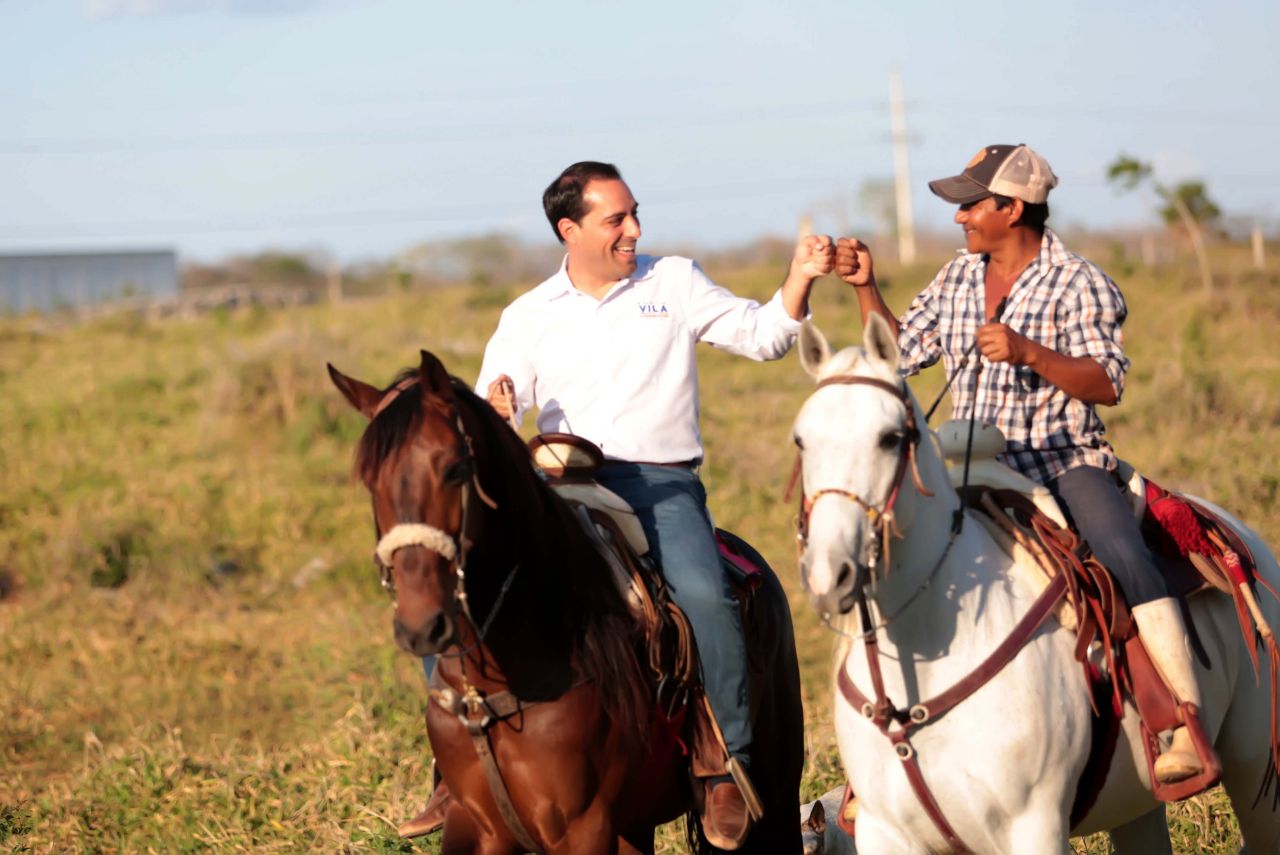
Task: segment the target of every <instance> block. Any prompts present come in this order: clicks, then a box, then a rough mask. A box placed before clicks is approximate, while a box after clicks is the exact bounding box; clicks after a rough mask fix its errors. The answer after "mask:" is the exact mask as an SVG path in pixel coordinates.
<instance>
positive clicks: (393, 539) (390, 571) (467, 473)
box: [370, 377, 520, 655]
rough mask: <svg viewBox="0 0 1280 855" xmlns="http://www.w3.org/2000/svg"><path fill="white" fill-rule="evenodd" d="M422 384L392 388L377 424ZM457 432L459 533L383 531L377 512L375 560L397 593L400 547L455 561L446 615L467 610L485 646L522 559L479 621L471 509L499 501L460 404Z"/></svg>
mask: <svg viewBox="0 0 1280 855" xmlns="http://www.w3.org/2000/svg"><path fill="white" fill-rule="evenodd" d="M418 382H419V378H417V377H407V378H405V379H404V380H401V381H400V382H399V383H397V384H395V385H394V386H392V387H391V388H390V389H388V390H387V392H386V394H385V395H383V397H382V400H381V401H379V402H378V406H377V407H375V408H374V411H373V415H372V416H371V417H370V421H371V422H372V421H373V419H376V418H377V417H378V415H379V414H380V413H381V412H382V411H383V410H385V409H386V408H387V407H388V406H390V405H391V403H392V402H393V401H395V400H396V399H397V398H398V397H399V396H400V394H401V393H402V392H404V391H405V390H406V389H409V388H410V387H412V386H413V385H414V384H416V383H418ZM454 434H455V437H456V438H457V442H458V448H459V453H458V462H457V463H455V464H454V465H455V466H457V467H459V472H460V474H461V475H462V479H461V480H462V499H461V501H462V515H461V516H462V519H461V523H460V525H459V530H458V534H457V535H452V534H450V533H448V532H446V531H444V530H443V529H440V528H437V527H435V526H432V525H427V524H426V523H398V524H396V525H395V526H393V527H392V528H391V530H390V531H388V532H386V533H385V534H383V533H382V531H381V529H380V528H379V526H378V518H377V514H376V513H375V514H374V520H373V525H374V531H375V532H376V533H377V536H378V544H377V546H376V547H375V548H374V552H373V561H374V564H376V565H377V567H378V575H379V579H380V581H381V583H382V587H383V589H384V590H385V591H387V593H389V594H391V595H392V596H393V597H394V596H395V593H396V586H395V575H394V571H395V566H394V559H395V554H396V552H398V551H399V550H401V549H404V548H405V547H409V546H420V547H422V548H423V549H426V550H427V551H429V552H434V553H436V554H437V555H439V556H440V557H442V558H444V560H445V561H448V562H450V565H451V570H452V573H453V575H454V577H455V579H456V580H457V583H456V584H455V585H454V588H453V596H452V597H451V598H450V600H449V602H448V603H446V604H445V609H444V611H445V614H446V615H447V616H449V617H450V618H454V617H456V616H457V615H458V613H459V612H461V613H462V614H463V616H465V617H466V619H467V622H468V623H470V624H471V627H472V629H473V630H474V631H475V633H476V644H477V645H479V644H482V643H483V642H484V637H485V635H486V634H487V633H488V631H489V628H490V626H492V624H493V619H494V616H495V615H497V613H498V610H499V608H501V606H502V601H503V599H505V598H506V595H507V591H508V590H510V588H511V583H512V582H513V581H514V579H515V574H516V571H517V570H519V569H520V565H519V564H518V563H517V564H513V565H512V567H511V569H510V570H508V571H507V575H506V577H505V578H504V579H503V582H502V587H501V589H500V590H499V593H498V597H497V599H496V600H495V601H494V603H493V606H492V607H491V608H490V609H489V614H488V616H486V618H485V620H484V622H483V624H480V623H477V621H476V620H475V618H474V617H473V616H472V614H471V605H470V601H469V599H468V597H467V571H466V565H467V555H468V554H469V553H470V551H471V547H472V546H473V545H474V544H475V538H474V536H473V532H472V531H471V523H472V521H473V519H474V517H473V516H472V514H471V513H470V511H471V508H472V506H473V504H474V502H475V500H476V499H477V498H478V499H479V500H480V501H481V502H483V503H484V504H485V505H486V506H488V507H489V508H490V509H493V510H496V509H497V507H498V505H497V503H496V502H494V501H493V499H491V498H489V496H488V494H487V493H486V492H485V491H484V488H482V487H481V486H480V480H479V476H478V475H477V471H476V465H475V446H474V444H473V443H472V441H471V435H470V434H469V433H467V429H466V425H465V424H463V421H462V415H461V413H459V412H458V411H457V408H456V407H455V408H454ZM466 652H467V651H463V653H462V654H460V655H465V653H466Z"/></svg>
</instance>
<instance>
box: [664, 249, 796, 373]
mask: <svg viewBox="0 0 1280 855" xmlns="http://www.w3.org/2000/svg"><path fill="white" fill-rule="evenodd" d="M689 264H690V269H689V290H688V292H687V293H688V297H687V301H686V313H687V314H686V319H687V322H688V324H689V327H690V330H691V331H692V332H693V334H694V337H695V338H696V339H697V340H698V341H705V342H707V343H708V344H710V345H712V346H714V347H718V348H721V349H722V350H727V351H729V352H730V353H734V354H737V355H738V356H745V357H748V358H749V359H754V360H756V361H760V362H763V361H766V360H770V359H778V358H780V357H782V356H784V355H785V354H786V352H787V351H788V350H790V349H791V345H792V344H794V343H795V340H796V336H797V335H798V334H799V332H800V325H801V323H802V321H797V320H796V319H795V318H793V317H791V316H790V315H788V314H787V310H786V309H785V308H784V307H783V304H782V289H778V291H777V292H776V293H774V295H773V297H772V298H771V299H770V300H769V301H768V302H767V303H765V304H764V305H761V304H760V303H758V302H756V301H755V300H751V299H748V298H745V297H739V296H737V295H736V294H734V293H733V292H731V291H730V290H728V289H727V288H723V287H721V286H719V285H717V284H716V283H714V282H712V281H711V279H710V278H709V277H708V276H707V274H706V273H704V272H703V271H702V268H701V267H700V266H699V265H698V264H697V263H696V262H690V263H689Z"/></svg>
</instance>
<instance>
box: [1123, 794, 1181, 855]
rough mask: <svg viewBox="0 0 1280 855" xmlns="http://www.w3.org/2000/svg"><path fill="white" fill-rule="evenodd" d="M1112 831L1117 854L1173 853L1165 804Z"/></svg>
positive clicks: (1155, 854)
mask: <svg viewBox="0 0 1280 855" xmlns="http://www.w3.org/2000/svg"><path fill="white" fill-rule="evenodd" d="M1110 833H1111V846H1112V847H1113V848H1114V849H1115V855H1147V853H1150V855H1173V845H1172V844H1171V843H1170V842H1169V823H1168V821H1167V820H1166V819H1165V815H1164V805H1163V804H1160V805H1157V806H1156V807H1155V808H1153V809H1152V810H1149V811H1147V812H1146V813H1144V814H1143V815H1142V816H1140V817H1138V818H1137V819H1133V820H1130V821H1129V822H1126V823H1125V824H1124V825H1121V826H1117V827H1116V828H1113V829H1111V832H1110Z"/></svg>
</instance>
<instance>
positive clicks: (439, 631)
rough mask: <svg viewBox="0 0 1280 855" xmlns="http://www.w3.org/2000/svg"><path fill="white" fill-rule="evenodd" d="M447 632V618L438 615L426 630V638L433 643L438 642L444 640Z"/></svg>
mask: <svg viewBox="0 0 1280 855" xmlns="http://www.w3.org/2000/svg"><path fill="white" fill-rule="evenodd" d="M448 634H449V618H448V617H446V616H445V615H440V616H439V617H438V618H437V619H436V620H435V621H433V622H432V624H431V626H430V627H429V628H428V630H427V639H428V640H429V641H431V643H433V644H439V643H440V642H442V641H444V639H445V637H446V636H448Z"/></svg>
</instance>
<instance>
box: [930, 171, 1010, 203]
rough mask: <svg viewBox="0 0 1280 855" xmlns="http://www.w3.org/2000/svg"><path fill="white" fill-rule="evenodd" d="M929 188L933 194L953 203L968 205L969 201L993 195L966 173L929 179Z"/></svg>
mask: <svg viewBox="0 0 1280 855" xmlns="http://www.w3.org/2000/svg"><path fill="white" fill-rule="evenodd" d="M929 189H930V190H932V191H933V194H934V195H935V196H938V197H940V198H942V199H946V200H947V201H948V202H950V203H951V204H953V205H968V204H969V203H970V202H980V201H982V200H983V199H985V198H987V197H988V196H993V195H995V194H993V193H992V192H991V191H990V190H988V189H987V188H986V187H983V186H982V185H981V184H979V183H978V182H977V181H974V180H973V179H972V178H969V177H968V176H966V175H953V176H951V177H950V178H939V179H938V180H936V181H930V182H929Z"/></svg>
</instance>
